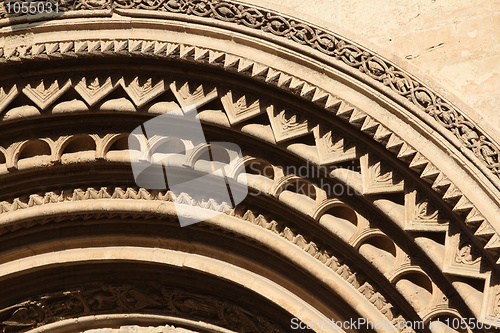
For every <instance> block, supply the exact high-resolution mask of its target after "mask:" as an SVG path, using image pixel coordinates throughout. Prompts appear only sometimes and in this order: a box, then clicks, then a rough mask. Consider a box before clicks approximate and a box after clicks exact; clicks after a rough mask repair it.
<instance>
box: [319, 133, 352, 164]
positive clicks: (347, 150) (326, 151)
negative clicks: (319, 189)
mask: <svg viewBox="0 0 500 333" xmlns="http://www.w3.org/2000/svg"><path fill="white" fill-rule="evenodd" d="M314 137H315V138H316V147H317V149H318V155H319V160H320V163H321V164H332V163H339V162H345V161H350V160H353V159H355V158H356V147H355V144H354V143H353V142H352V141H351V140H350V139H349V138H348V137H347V136H346V135H345V134H344V133H342V132H341V131H332V130H330V129H326V128H325V127H323V126H321V125H319V126H317V127H316V128H315V129H314Z"/></svg>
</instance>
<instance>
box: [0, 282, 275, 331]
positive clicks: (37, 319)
mask: <svg viewBox="0 0 500 333" xmlns="http://www.w3.org/2000/svg"><path fill="white" fill-rule="evenodd" d="M103 313H105V314H110V313H149V314H162V315H172V316H178V317H184V318H189V319H196V320H201V321H204V322H208V323H212V324H215V325H218V326H222V327H226V328H229V329H231V330H234V331H236V332H247V333H250V332H262V333H268V332H275V333H278V332H285V330H283V329H282V328H279V327H278V326H276V325H275V324H273V323H272V322H270V321H269V320H267V319H266V318H263V317H261V316H256V315H254V314H252V313H250V312H249V311H247V310H245V309H243V308H241V307H239V306H237V305H235V304H232V303H230V302H228V301H225V300H219V299H217V298H214V297H212V296H206V295H200V294H195V293H191V292H187V291H184V290H181V289H174V288H168V287H166V286H163V285H161V284H159V283H155V282H137V283H133V282H131V281H127V283H119V282H116V283H113V284H105V283H92V284H90V283H89V284H85V285H82V286H79V287H75V288H72V289H70V290H66V291H61V292H55V293H51V294H45V295H42V296H40V297H37V298H35V299H31V300H27V301H24V302H21V303H18V304H16V305H13V306H9V307H7V308H4V309H1V310H0V328H1V330H2V332H24V331H28V330H30V329H33V328H37V327H40V326H43V325H46V324H49V323H53V322H57V321H60V320H64V319H68V318H77V317H81V316H88V315H95V314H103Z"/></svg>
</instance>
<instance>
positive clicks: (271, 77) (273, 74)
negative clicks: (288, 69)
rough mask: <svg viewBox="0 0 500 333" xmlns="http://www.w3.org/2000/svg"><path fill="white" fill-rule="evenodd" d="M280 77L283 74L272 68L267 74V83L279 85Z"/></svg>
mask: <svg viewBox="0 0 500 333" xmlns="http://www.w3.org/2000/svg"><path fill="white" fill-rule="evenodd" d="M280 76H281V72H279V71H277V70H274V69H272V68H269V71H268V72H267V77H266V83H270V84H273V85H278V83H279V79H280Z"/></svg>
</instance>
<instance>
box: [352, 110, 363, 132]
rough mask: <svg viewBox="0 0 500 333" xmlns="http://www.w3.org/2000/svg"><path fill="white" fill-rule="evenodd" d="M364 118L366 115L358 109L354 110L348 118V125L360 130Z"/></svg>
mask: <svg viewBox="0 0 500 333" xmlns="http://www.w3.org/2000/svg"><path fill="white" fill-rule="evenodd" d="M366 117H367V115H366V113H364V112H363V111H360V110H358V109H354V111H353V113H352V114H351V117H350V118H349V123H350V124H351V125H353V126H356V127H357V128H361V126H362V125H363V123H364V121H365V119H366Z"/></svg>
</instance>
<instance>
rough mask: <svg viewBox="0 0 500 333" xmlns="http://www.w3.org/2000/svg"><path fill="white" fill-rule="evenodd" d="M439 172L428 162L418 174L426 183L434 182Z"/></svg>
mask: <svg viewBox="0 0 500 333" xmlns="http://www.w3.org/2000/svg"><path fill="white" fill-rule="evenodd" d="M439 174H440V171H439V170H438V169H437V168H436V167H435V166H434V165H433V164H432V163H428V164H427V166H426V167H425V168H424V171H422V173H421V174H420V178H422V179H423V180H425V181H426V182H427V183H429V184H432V183H434V179H436V177H437V176H438V175H439Z"/></svg>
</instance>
